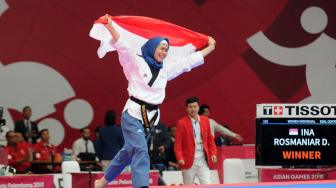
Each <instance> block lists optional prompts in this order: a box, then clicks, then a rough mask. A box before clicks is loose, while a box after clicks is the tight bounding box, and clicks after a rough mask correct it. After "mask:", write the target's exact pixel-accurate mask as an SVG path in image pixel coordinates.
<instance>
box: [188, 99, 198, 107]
mask: <svg viewBox="0 0 336 188" xmlns="http://www.w3.org/2000/svg"><path fill="white" fill-rule="evenodd" d="M194 102H197V103H198V104H199V99H198V98H197V97H189V98H187V100H186V101H185V104H186V106H188V104H191V103H194Z"/></svg>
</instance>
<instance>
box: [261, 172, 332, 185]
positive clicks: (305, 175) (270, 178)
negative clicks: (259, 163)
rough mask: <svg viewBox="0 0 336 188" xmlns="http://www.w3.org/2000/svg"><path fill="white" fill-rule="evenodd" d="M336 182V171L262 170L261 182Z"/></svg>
mask: <svg viewBox="0 0 336 188" xmlns="http://www.w3.org/2000/svg"><path fill="white" fill-rule="evenodd" d="M327 179H329V180H334V179H336V169H261V170H260V181H261V182H278V181H310V180H327Z"/></svg>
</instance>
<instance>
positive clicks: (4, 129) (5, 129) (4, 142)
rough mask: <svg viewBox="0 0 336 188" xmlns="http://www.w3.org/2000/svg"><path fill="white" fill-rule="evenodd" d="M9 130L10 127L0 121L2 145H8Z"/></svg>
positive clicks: (0, 143) (0, 142)
mask: <svg viewBox="0 0 336 188" xmlns="http://www.w3.org/2000/svg"><path fill="white" fill-rule="evenodd" d="M8 131H9V129H8V127H6V125H2V124H1V122H0V147H4V146H6V145H7V138H6V134H7V132H8Z"/></svg>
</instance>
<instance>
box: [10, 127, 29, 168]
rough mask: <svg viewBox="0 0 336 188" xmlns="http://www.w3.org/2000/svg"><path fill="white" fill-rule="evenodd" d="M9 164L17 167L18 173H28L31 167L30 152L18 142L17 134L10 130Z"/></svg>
mask: <svg viewBox="0 0 336 188" xmlns="http://www.w3.org/2000/svg"><path fill="white" fill-rule="evenodd" d="M6 138H7V146H5V147H4V149H5V150H6V151H7V153H8V165H10V166H12V167H14V168H15V169H16V173H27V172H28V171H29V169H30V162H29V152H28V149H27V148H26V147H24V146H23V145H20V144H18V143H17V138H16V134H15V132H14V131H12V130H10V131H8V132H7V134H6Z"/></svg>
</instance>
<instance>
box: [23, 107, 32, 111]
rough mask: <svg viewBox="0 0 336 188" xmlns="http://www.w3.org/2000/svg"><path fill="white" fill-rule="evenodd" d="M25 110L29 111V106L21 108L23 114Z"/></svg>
mask: <svg viewBox="0 0 336 188" xmlns="http://www.w3.org/2000/svg"><path fill="white" fill-rule="evenodd" d="M27 109H31V108H30V106H25V107H23V109H22V112H24V111H25V110H27Z"/></svg>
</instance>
